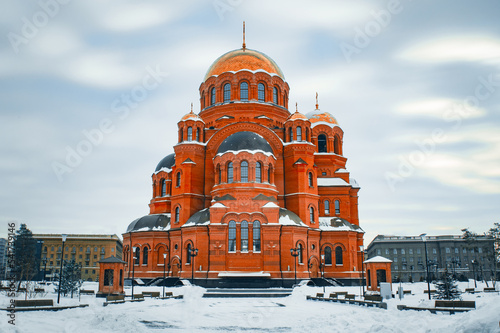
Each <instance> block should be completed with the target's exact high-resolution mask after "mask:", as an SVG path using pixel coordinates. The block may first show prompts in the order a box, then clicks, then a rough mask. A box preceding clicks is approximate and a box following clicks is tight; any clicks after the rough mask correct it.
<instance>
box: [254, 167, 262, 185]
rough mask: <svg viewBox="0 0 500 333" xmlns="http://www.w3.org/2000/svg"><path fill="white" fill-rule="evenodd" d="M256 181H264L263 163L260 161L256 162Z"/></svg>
mask: <svg viewBox="0 0 500 333" xmlns="http://www.w3.org/2000/svg"><path fill="white" fill-rule="evenodd" d="M255 181H256V182H257V183H262V164H261V163H260V162H257V164H255Z"/></svg>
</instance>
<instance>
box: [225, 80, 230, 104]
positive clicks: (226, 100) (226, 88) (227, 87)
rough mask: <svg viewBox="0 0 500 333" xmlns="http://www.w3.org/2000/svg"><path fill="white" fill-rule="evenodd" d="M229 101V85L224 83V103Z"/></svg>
mask: <svg viewBox="0 0 500 333" xmlns="http://www.w3.org/2000/svg"><path fill="white" fill-rule="evenodd" d="M230 100H231V85H230V84H229V83H226V84H225V85H224V102H229V101H230Z"/></svg>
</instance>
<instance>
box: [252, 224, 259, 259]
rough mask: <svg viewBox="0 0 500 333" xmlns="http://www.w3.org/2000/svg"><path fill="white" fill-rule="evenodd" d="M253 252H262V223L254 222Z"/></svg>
mask: <svg viewBox="0 0 500 333" xmlns="http://www.w3.org/2000/svg"><path fill="white" fill-rule="evenodd" d="M253 252H260V222H259V221H254V222H253Z"/></svg>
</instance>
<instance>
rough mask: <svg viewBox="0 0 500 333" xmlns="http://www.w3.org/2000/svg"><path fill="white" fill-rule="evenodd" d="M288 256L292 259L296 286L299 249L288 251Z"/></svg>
mask: <svg viewBox="0 0 500 333" xmlns="http://www.w3.org/2000/svg"><path fill="white" fill-rule="evenodd" d="M290 254H291V255H292V256H293V257H294V260H293V267H294V271H295V284H297V257H298V256H299V249H298V248H293V249H290Z"/></svg>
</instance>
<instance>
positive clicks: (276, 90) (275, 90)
mask: <svg viewBox="0 0 500 333" xmlns="http://www.w3.org/2000/svg"><path fill="white" fill-rule="evenodd" d="M273 103H274V104H278V88H276V87H274V88H273Z"/></svg>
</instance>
